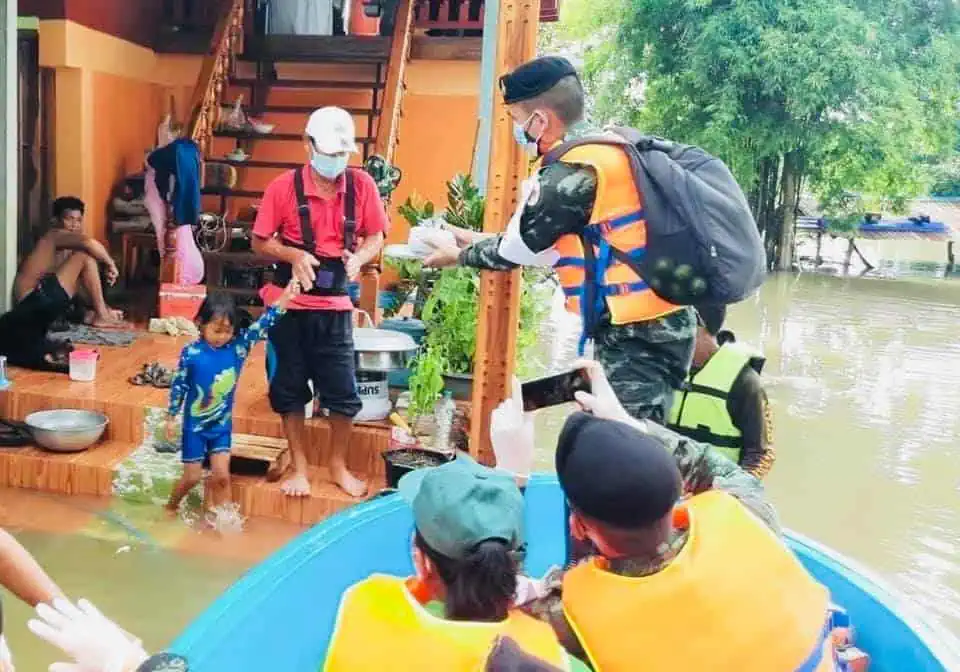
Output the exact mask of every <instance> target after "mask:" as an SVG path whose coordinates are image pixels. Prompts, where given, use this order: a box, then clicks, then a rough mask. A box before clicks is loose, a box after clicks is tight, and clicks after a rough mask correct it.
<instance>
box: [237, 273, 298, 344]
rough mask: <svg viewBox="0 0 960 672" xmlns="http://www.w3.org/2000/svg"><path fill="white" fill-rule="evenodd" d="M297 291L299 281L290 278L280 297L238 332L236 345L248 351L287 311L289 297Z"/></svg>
mask: <svg viewBox="0 0 960 672" xmlns="http://www.w3.org/2000/svg"><path fill="white" fill-rule="evenodd" d="M299 293H300V283H299V282H297V281H296V280H295V279H294V280H291V281H290V283H289V284H288V285H287V286H286V288H284V290H283V294H281V295H280V298H279V299H277V300H276V301H274V303H273V305H271V306H270V307H269V308H267V309H266V310H265V311H263V314H262V315H261V316H260V317H258V318H257V319H256V320H254V321H253V322H252V323H251V324H250V326H249V327H247V328H246V329H244V330H243V331H241V332H240V335H239V336H238V337H237V345H239V346H240V347H241V348H243V349H244V350H245V351H246V352H249V351H250V348H252V347H253V346H254V344H255V343H256V342H257V341H259V340H261V339H263V338H264V337H265V336H266V335H267V332H268V331H269V330H270V328H271V327H273V325H275V324H276V323H277V320H279V319H280V318H281V317H282V316H283V314H284V313H285V312H287V304H289V303H290V299H292V298H293V297H294V296H296V295H297V294H299Z"/></svg>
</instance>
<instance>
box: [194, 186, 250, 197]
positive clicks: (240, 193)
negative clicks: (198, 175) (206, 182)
mask: <svg viewBox="0 0 960 672" xmlns="http://www.w3.org/2000/svg"><path fill="white" fill-rule="evenodd" d="M200 193H201V194H203V195H204V196H226V197H227V198H229V197H231V196H234V197H239V198H263V192H262V191H252V190H249V189H224V188H222V187H204V188H203V189H201V190H200Z"/></svg>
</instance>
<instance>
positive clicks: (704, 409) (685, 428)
mask: <svg viewBox="0 0 960 672" xmlns="http://www.w3.org/2000/svg"><path fill="white" fill-rule="evenodd" d="M754 362H756V363H754ZM762 362H763V358H762V356H759V355H758V354H757V353H756V352H754V351H753V350H751V349H750V348H747V347H745V346H743V345H741V344H740V343H727V344H725V345H722V346H720V349H719V350H717V351H716V352H715V353H714V354H713V356H712V357H711V358H710V359H708V360H707V363H706V364H705V365H704V367H703V368H702V369H700V370H699V371H697V372H696V374H692V373H691V375H690V376H689V377H688V378H687V380H686V382H685V383H684V386H683V389H682V390H679V391H678V392H676V393H675V394H674V398H673V406H672V407H671V408H670V418H669V419H668V421H667V424H668V425H669V427H670V428H671V429H673V430H674V431H676V432H677V433H679V434H683V435H684V436H686V437H688V438H691V439H693V440H694V441H700V442H702V443H709V444H711V445H712V446H714V447H715V448H716V450H717V452H719V453H720V454H721V455H724V456H725V457H728V458H730V459H731V460H733V461H734V462H736V463H737V464H739V463H740V451H741V449H742V448H743V434H742V433H741V432H740V430H739V429H737V427H736V425H734V424H733V420H732V419H731V418H730V413H729V412H728V411H727V399H728V398H729V396H730V388H731V387H733V382H734V381H735V380H736V379H737V376H739V375H740V372H741V371H743V367H745V366H749V365H754V366H755V367H756V368H758V369H759V368H761V367H762V366H763V364H762Z"/></svg>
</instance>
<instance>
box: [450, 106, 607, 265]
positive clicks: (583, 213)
mask: <svg viewBox="0 0 960 672" xmlns="http://www.w3.org/2000/svg"><path fill="white" fill-rule="evenodd" d="M599 133H600V131H599V129H597V128H595V127H593V126H591V125H590V124H587V123H580V124H576V125H574V126H572V127H570V128H569V129H567V133H566V135H565V136H564V138H563V141H564V142H567V141H569V140H573V139H574V138H579V137H583V136H585V135H597V134H599ZM536 178H537V183H538V185H539V190H538V191H536V190H535V192H534V193H538V194H539V195H538V196H534V197H532V198H531V199H530V202H529V203H528V204H527V205H526V207H524V209H523V212H522V213H521V215H520V237H521V238H522V239H523V242H524V244H526V246H527V247H528V248H530V251H531V252H543V251H544V250H548V249H550V248H551V247H553V245H554V243H556V242H557V241H558V240H559V239H560V238H561V237H562V236H565V235H566V234H568V233H578V232H579V231H582V230H583V227H584V226H586V225H587V224H588V223H589V222H590V216H591V215H592V214H593V203H594V201H595V200H596V198H597V173H596V171H595V170H594V169H593V168H592V167H591V166H586V165H582V164H574V163H564V162H561V161H557V162H556V163H552V164H550V165H549V166H543V167H541V168H540V169H538V170H537V173H536ZM501 238H502V236H501V235H497V236H491V237H489V238H485V239H483V240H481V241H479V242H476V243H474V244H473V245H470V246H469V247H467V248H466V249H465V250H463V252H461V253H460V265H461V266H472V267H474V268H481V269H486V270H491V271H509V270H512V269H514V268H516V267H517V265H516V264H514V263H512V262H510V261H507V260H506V259H504V258H503V257H501V256H500V254H499V253H498V252H497V250H498V249H499V248H500V240H501Z"/></svg>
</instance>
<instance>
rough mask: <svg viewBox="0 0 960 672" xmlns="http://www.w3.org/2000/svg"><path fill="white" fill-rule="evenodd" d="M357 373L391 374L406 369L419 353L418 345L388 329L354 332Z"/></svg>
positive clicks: (362, 329) (358, 330)
mask: <svg viewBox="0 0 960 672" xmlns="http://www.w3.org/2000/svg"><path fill="white" fill-rule="evenodd" d="M353 349H354V352H355V354H356V364H357V371H379V372H384V373H386V372H389V371H396V370H398V369H403V368H405V367H406V366H407V365H408V364H409V363H410V360H411V359H413V357H414V355H416V353H417V343H416V341H414V340H413V339H412V338H411V337H410V336H408V335H407V334H402V333H400V332H398V331H390V330H388V329H372V328H358V329H354V330H353Z"/></svg>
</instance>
